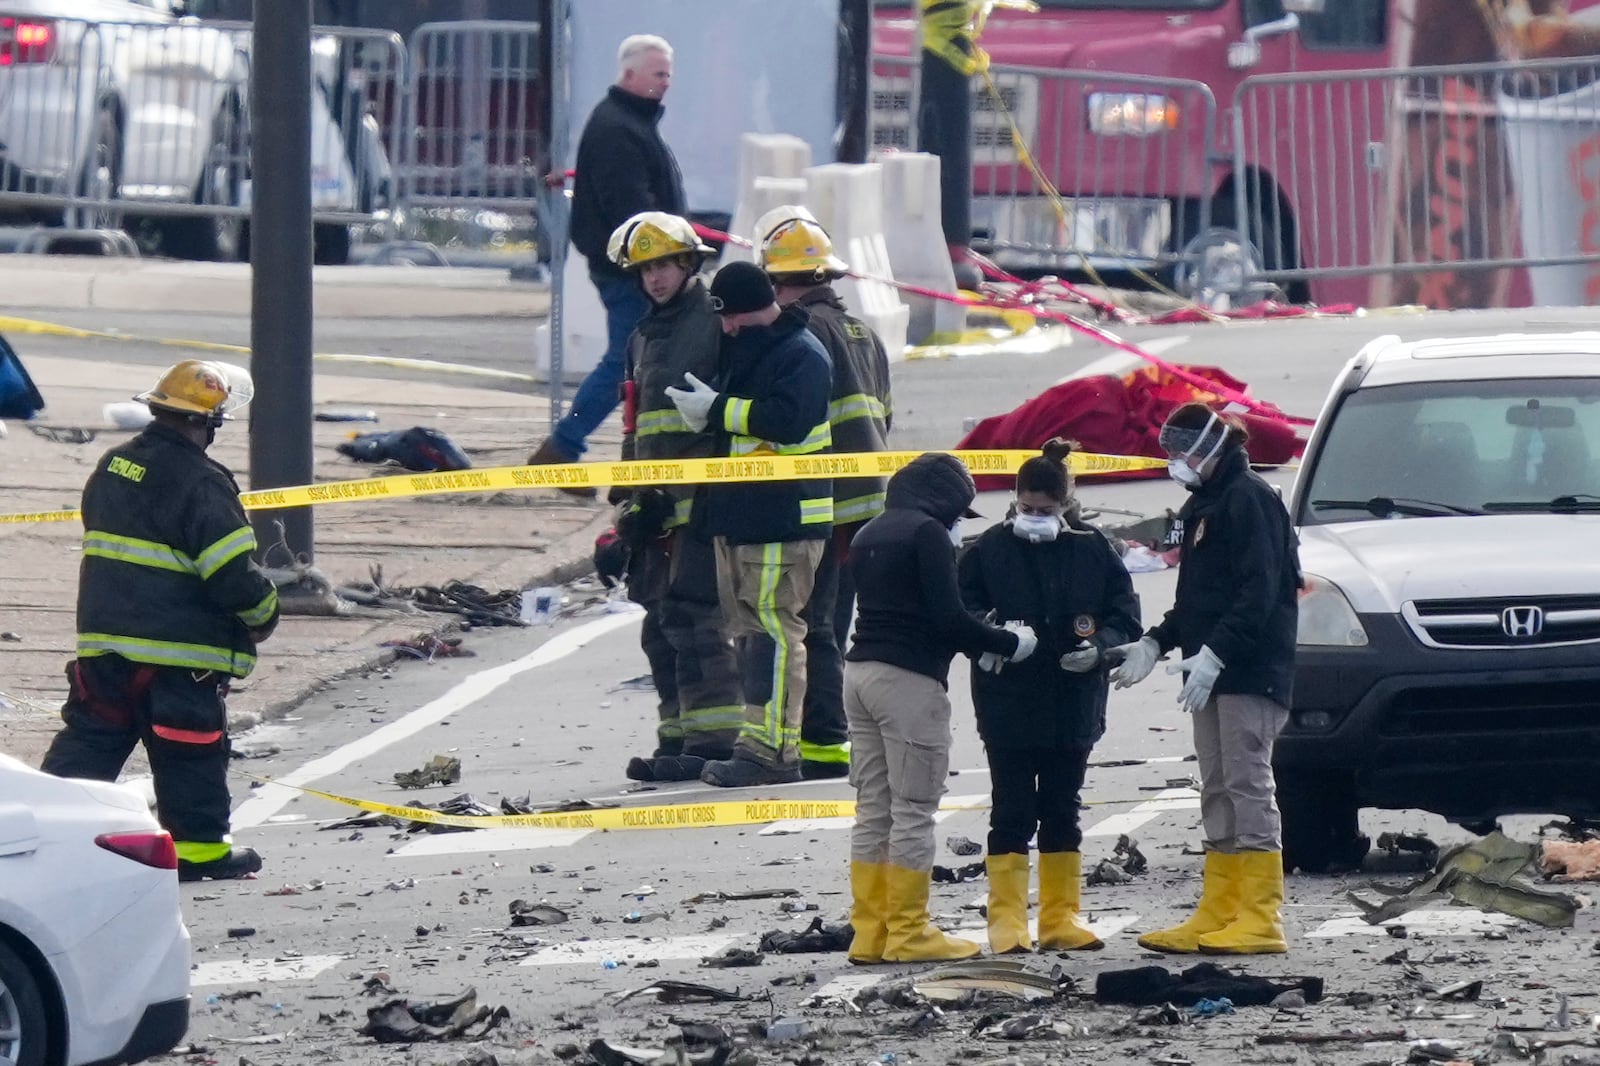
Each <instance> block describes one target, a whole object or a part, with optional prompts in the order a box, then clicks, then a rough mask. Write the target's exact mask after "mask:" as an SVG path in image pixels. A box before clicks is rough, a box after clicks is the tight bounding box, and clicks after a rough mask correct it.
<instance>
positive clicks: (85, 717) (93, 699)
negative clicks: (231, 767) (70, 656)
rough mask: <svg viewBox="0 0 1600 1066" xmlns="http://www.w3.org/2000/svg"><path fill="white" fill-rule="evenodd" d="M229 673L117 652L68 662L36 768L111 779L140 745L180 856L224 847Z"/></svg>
mask: <svg viewBox="0 0 1600 1066" xmlns="http://www.w3.org/2000/svg"><path fill="white" fill-rule="evenodd" d="M227 681H228V679H227V677H226V676H224V675H222V674H216V673H211V672H209V671H200V672H196V671H194V670H188V669H184V668H182V667H176V666H150V665H147V664H145V663H136V662H130V661H129V660H127V659H124V658H122V657H121V656H120V655H97V656H93V657H91V658H87V659H74V660H73V661H72V662H70V663H68V664H67V702H66V704H65V705H63V707H62V708H61V718H62V721H63V722H64V723H65V724H64V726H63V728H62V730H61V732H59V733H57V734H56V736H55V739H54V740H53V741H51V744H50V750H49V751H47V752H46V753H45V756H44V762H43V763H42V764H41V766H40V769H41V770H43V771H44V772H45V773H47V774H54V775H55V776H57V777H86V778H90V779H92V780H95V781H115V780H116V779H117V775H118V774H119V773H121V772H122V766H123V764H124V763H126V762H127V761H128V756H129V755H131V754H133V748H134V745H135V744H138V743H140V742H143V744H144V749H145V754H146V755H147V756H148V757H149V759H150V771H151V774H152V776H153V777H154V778H155V792H156V806H157V811H158V814H159V817H160V819H161V825H162V827H163V828H165V829H166V830H167V832H169V833H171V834H172V839H173V840H174V842H176V844H177V848H178V857H179V858H180V859H184V860H186V861H188V862H209V861H211V860H213V859H217V858H221V857H223V856H225V855H227V854H228V852H229V844H228V807H229V803H228V757H229V756H228V751H229V748H228V712H227V708H226V707H225V706H224V704H223V697H224V695H225V694H226V692H227Z"/></svg>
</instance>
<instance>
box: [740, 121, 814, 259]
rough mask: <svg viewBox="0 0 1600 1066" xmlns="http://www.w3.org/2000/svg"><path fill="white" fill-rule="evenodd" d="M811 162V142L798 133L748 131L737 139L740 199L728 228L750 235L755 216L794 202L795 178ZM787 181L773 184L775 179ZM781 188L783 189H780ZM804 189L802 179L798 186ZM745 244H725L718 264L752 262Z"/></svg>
mask: <svg viewBox="0 0 1600 1066" xmlns="http://www.w3.org/2000/svg"><path fill="white" fill-rule="evenodd" d="M810 165H811V146H810V145H809V144H807V143H806V142H805V141H803V140H801V139H800V138H799V137H791V136H789V135H788V134H785V133H747V134H745V135H744V136H743V137H741V138H740V139H739V200H738V203H737V204H736V205H735V207H734V210H733V221H732V223H730V225H729V227H728V232H729V233H733V234H736V235H737V236H740V237H749V236H750V230H751V228H752V227H753V226H754V225H755V221H756V219H758V218H760V217H761V216H762V215H763V214H765V213H766V212H767V211H770V210H771V209H772V208H774V207H777V206H779V205H780V204H787V203H795V202H798V201H799V200H800V197H799V196H797V195H796V186H795V185H794V184H793V183H794V182H796V181H801V175H802V174H804V173H805V170H806V168H807V167H809V166H810ZM775 179H776V181H777V182H779V183H783V182H787V183H788V184H774V180H775ZM780 190H783V191H780ZM799 190H800V191H803V190H804V183H803V181H802V184H801V185H800V186H799ZM754 258H755V255H754V253H753V252H752V251H751V250H750V249H748V248H741V247H739V246H738V245H736V244H728V245H727V246H726V247H724V248H723V250H722V258H721V259H720V260H718V263H717V265H718V266H724V265H726V264H728V263H733V262H741V261H742V262H747V263H748V262H751V261H752V260H753V259H754Z"/></svg>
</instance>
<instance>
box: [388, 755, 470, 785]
mask: <svg viewBox="0 0 1600 1066" xmlns="http://www.w3.org/2000/svg"><path fill="white" fill-rule="evenodd" d="M460 780H461V760H460V759H458V758H456V757H455V756H454V755H435V756H434V757H433V758H431V759H429V760H428V762H427V763H426V765H424V766H422V767H421V768H420V769H416V770H401V771H400V772H399V773H397V774H395V775H394V783H395V784H397V785H399V786H400V787H401V788H427V787H428V786H429V785H453V784H455V783H456V782H457V781H460Z"/></svg>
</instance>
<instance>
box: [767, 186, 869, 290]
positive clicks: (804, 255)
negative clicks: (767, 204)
mask: <svg viewBox="0 0 1600 1066" xmlns="http://www.w3.org/2000/svg"><path fill="white" fill-rule="evenodd" d="M755 235H756V239H757V249H756V254H757V256H758V259H759V262H760V265H761V269H763V270H765V271H766V272H767V273H768V274H779V275H782V274H808V275H810V276H812V277H814V278H817V279H818V280H821V279H822V278H824V277H826V276H827V275H829V274H843V273H845V272H847V271H848V270H849V269H850V267H849V266H848V265H847V264H846V263H845V262H844V260H842V259H840V258H839V257H838V256H836V255H834V254H833V238H831V237H829V236H828V231H827V230H825V229H823V228H822V224H821V223H820V222H818V221H817V218H816V216H815V215H813V214H812V213H811V212H810V211H808V210H806V209H805V208H804V207H800V206H799V205H796V204H786V205H784V206H782V207H775V208H773V209H772V210H771V211H768V212H767V213H766V214H764V215H762V216H761V217H760V218H759V219H757V220H756V227H755Z"/></svg>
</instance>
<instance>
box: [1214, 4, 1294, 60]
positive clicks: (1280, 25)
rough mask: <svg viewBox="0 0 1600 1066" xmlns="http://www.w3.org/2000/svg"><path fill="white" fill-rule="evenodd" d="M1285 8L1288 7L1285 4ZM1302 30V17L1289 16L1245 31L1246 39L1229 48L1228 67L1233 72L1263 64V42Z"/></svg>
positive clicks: (1234, 43)
mask: <svg viewBox="0 0 1600 1066" xmlns="http://www.w3.org/2000/svg"><path fill="white" fill-rule="evenodd" d="M1284 6H1285V7H1287V6H1288V5H1287V4H1285V5H1284ZM1299 28H1300V16H1299V15H1296V14H1293V13H1291V14H1288V15H1285V16H1283V18H1281V19H1273V20H1272V21H1271V22H1263V23H1261V24H1260V25H1259V26H1251V27H1250V28H1249V29H1248V30H1245V31H1244V39H1243V40H1242V41H1235V42H1233V43H1232V44H1230V45H1229V46H1228V66H1229V68H1231V69H1233V70H1249V69H1250V68H1251V67H1253V66H1255V65H1256V64H1257V63H1259V62H1261V42H1262V41H1264V40H1266V39H1267V38H1268V37H1281V36H1283V35H1284V34H1286V33H1294V32H1295V31H1296V30H1298V29H1299Z"/></svg>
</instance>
